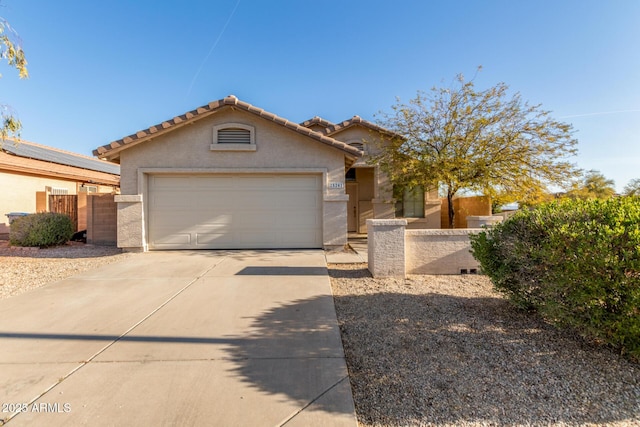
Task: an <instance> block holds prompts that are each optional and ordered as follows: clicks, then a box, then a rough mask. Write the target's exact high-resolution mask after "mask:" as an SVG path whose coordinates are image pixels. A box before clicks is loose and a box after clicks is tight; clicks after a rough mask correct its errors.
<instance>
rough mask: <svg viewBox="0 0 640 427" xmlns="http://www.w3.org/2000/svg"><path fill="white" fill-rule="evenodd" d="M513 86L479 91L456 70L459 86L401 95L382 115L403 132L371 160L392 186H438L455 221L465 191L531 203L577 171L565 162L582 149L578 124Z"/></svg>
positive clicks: (386, 124)
mask: <svg viewBox="0 0 640 427" xmlns="http://www.w3.org/2000/svg"><path fill="white" fill-rule="evenodd" d="M507 90H508V87H507V86H506V85H505V84H504V83H499V84H497V85H496V86H494V87H492V88H490V89H487V90H476V89H475V87H474V83H473V80H471V81H465V79H464V77H463V76H462V75H458V77H457V84H456V86H455V87H453V88H435V87H434V88H432V89H431V92H430V93H429V94H427V93H425V92H422V91H419V92H418V94H417V97H416V98H414V99H412V100H410V101H409V103H408V104H403V103H401V102H400V101H399V100H398V102H397V103H396V104H395V105H394V106H392V113H390V114H387V113H381V115H382V118H381V120H380V124H381V125H382V126H384V127H386V128H387V129H389V130H390V131H392V132H394V133H395V134H396V135H398V136H397V137H394V138H392V139H391V141H390V142H389V143H388V144H386V145H382V146H381V147H380V148H381V149H380V153H379V155H377V156H373V157H372V163H376V164H378V165H379V166H380V167H381V168H382V170H383V171H384V172H386V173H387V174H388V176H389V178H390V180H391V182H392V183H393V184H394V185H398V186H403V187H413V186H416V185H425V184H426V183H428V184H426V185H434V186H435V185H438V186H439V189H440V190H441V191H442V192H443V193H446V196H447V199H448V201H449V211H448V217H449V227H453V224H454V210H453V203H452V200H453V197H454V196H455V195H456V193H458V191H460V190H471V191H479V192H482V193H483V194H485V195H489V196H499V197H500V198H501V200H502V201H504V202H509V201H520V202H525V203H526V202H527V201H529V199H531V198H535V197H539V196H540V194H544V193H545V192H546V188H547V186H548V185H549V184H555V185H563V184H567V183H568V182H569V181H570V180H571V179H572V178H573V177H575V176H576V175H577V173H578V171H577V169H576V168H575V167H574V165H573V164H571V163H569V162H568V161H566V158H567V157H569V156H571V155H575V154H576V149H575V145H576V144H577V140H575V139H574V138H572V127H571V126H570V125H568V124H565V123H561V122H558V121H556V120H553V119H552V118H551V117H550V116H549V112H548V111H544V110H542V109H540V105H529V104H528V103H526V102H523V101H522V99H521V96H520V94H519V93H516V94H515V95H513V96H511V97H508V95H507Z"/></svg>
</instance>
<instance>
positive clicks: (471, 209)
mask: <svg viewBox="0 0 640 427" xmlns="http://www.w3.org/2000/svg"><path fill="white" fill-rule="evenodd" d="M448 206H449V203H448V202H447V199H446V198H445V199H442V210H441V224H442V228H449V213H448V212H449V211H448V209H449V208H448ZM453 209H454V211H455V218H454V228H466V227H467V217H468V216H470V215H471V216H490V215H491V198H490V197H488V196H472V197H456V198H455V199H453Z"/></svg>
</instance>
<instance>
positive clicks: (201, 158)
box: [118, 109, 347, 247]
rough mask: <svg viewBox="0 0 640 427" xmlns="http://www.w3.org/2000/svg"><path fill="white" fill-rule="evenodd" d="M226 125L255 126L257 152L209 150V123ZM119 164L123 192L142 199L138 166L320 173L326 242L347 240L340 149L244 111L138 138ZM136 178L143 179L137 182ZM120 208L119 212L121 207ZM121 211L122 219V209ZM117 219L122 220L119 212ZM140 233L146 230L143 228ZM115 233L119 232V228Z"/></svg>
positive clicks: (150, 169)
mask: <svg viewBox="0 0 640 427" xmlns="http://www.w3.org/2000/svg"><path fill="white" fill-rule="evenodd" d="M226 123H242V124H245V125H249V126H253V127H255V141H256V150H255V151H242V152H234V151H212V150H211V144H212V142H213V127H214V126H217V125H222V124H226ZM120 165H121V181H120V182H121V194H123V195H134V194H135V195H140V196H142V200H143V203H144V200H147V197H146V196H147V195H146V192H147V188H146V183H145V179H144V175H142V174H139V173H138V172H139V170H140V169H146V172H147V173H153V172H154V171H153V170H154V169H156V170H162V171H168V170H171V169H175V170H180V171H181V172H182V173H185V172H187V173H188V172H189V171H193V172H198V173H215V172H221V171H224V172H226V173H230V172H233V171H234V170H235V171H238V172H241V173H246V172H250V171H252V170H257V171H262V172H268V171H270V170H273V171H277V172H278V173H305V172H307V173H308V171H311V170H312V171H313V173H318V172H319V171H322V172H323V173H324V174H325V177H326V180H325V183H324V188H323V199H324V201H325V202H324V210H323V217H324V221H323V240H324V244H325V245H331V246H340V245H344V244H346V202H347V199H346V198H345V197H344V196H345V193H344V191H345V190H344V153H343V152H341V151H339V150H337V149H335V148H332V147H329V146H327V145H324V144H322V143H321V142H319V141H316V140H313V139H311V138H308V137H305V136H304V135H300V134H299V133H297V132H295V131H293V130H290V129H287V128H284V127H283V126H280V125H278V124H275V123H272V122H270V121H266V120H264V119H261V118H259V117H256V116H254V115H252V114H250V113H248V112H245V111H238V110H232V109H227V110H224V111H220V112H218V113H215V114H214V115H212V116H210V117H207V118H205V119H202V120H200V121H197V122H195V123H193V124H188V125H186V126H184V127H182V128H179V129H176V130H175V131H173V132H171V133H168V134H166V135H162V136H159V137H157V138H154V139H151V140H149V141H145V142H142V143H141V144H139V145H136V146H133V147H131V148H128V149H127V150H124V151H123V152H122V153H121V158H120ZM139 178H142V179H141V180H140V181H139ZM329 183H341V184H342V185H343V188H329ZM342 205H344V206H342ZM125 207H126V221H127V223H128V224H129V226H128V227H129V229H131V220H132V218H131V215H132V212H133V211H134V210H136V209H135V208H132V206H131V205H129V204H125V203H123V204H122V209H125ZM118 209H119V210H120V206H119V208H118ZM145 209H146V208H145V207H144V206H143V209H142V210H141V212H142V214H143V215H146V211H145ZM122 214H123V221H124V215H125V213H124V211H123V213H122ZM118 221H119V222H120V214H119V216H118ZM138 222H139V223H140V224H144V217H141V218H139V219H138ZM343 223H344V225H342V224H343ZM338 225H339V226H338ZM140 232H141V233H143V232H144V226H142V228H141V229H140ZM119 233H122V227H120V226H119ZM127 240H128V242H127V244H131V243H134V242H136V241H141V240H142V241H144V239H143V238H142V236H131V237H130V238H127ZM118 242H119V243H118V245H119V246H121V244H124V243H125V242H123V241H122V238H121V237H120V235H119V236H118ZM121 247H123V246H121Z"/></svg>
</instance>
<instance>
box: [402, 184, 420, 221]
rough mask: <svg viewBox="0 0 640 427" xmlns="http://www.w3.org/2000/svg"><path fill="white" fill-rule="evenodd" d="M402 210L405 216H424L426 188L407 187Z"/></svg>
mask: <svg viewBox="0 0 640 427" xmlns="http://www.w3.org/2000/svg"><path fill="white" fill-rule="evenodd" d="M402 210H403V216H404V217H405V218H424V188H422V186H417V187H413V188H405V189H404V192H403V194H402Z"/></svg>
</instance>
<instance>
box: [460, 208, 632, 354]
mask: <svg viewBox="0 0 640 427" xmlns="http://www.w3.org/2000/svg"><path fill="white" fill-rule="evenodd" d="M471 247H472V252H473V254H474V256H475V257H476V259H477V260H478V262H479V263H480V265H481V267H482V270H483V272H484V273H485V274H487V275H488V276H489V277H490V278H491V280H492V282H493V284H494V286H495V287H496V289H497V290H498V291H500V292H503V293H505V294H506V295H507V296H508V297H509V298H510V299H511V300H512V301H514V302H515V303H516V304H518V305H519V306H521V307H524V308H526V309H530V310H536V311H538V312H539V313H540V314H541V315H542V316H544V317H545V318H546V319H548V320H550V321H552V322H554V323H556V324H560V325H564V326H568V327H571V328H573V329H574V330H576V331H578V332H579V333H580V334H581V335H583V336H585V337H588V338H590V339H594V340H596V341H599V342H604V343H608V344H610V345H612V346H615V347H616V348H619V349H620V350H621V351H623V352H626V353H628V354H629V355H630V356H631V357H632V358H634V359H637V360H640V198H633V197H621V198H614V199H609V200H590V201H581V200H567V201H563V202H554V203H551V204H547V205H542V206H540V207H538V208H536V209H534V210H530V211H523V212H519V213H518V214H516V215H514V216H513V217H512V218H510V219H509V220H507V221H505V222H504V223H502V224H499V225H497V226H496V227H494V228H493V229H491V230H487V231H484V232H482V233H479V234H478V235H476V236H473V237H472V238H471Z"/></svg>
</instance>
